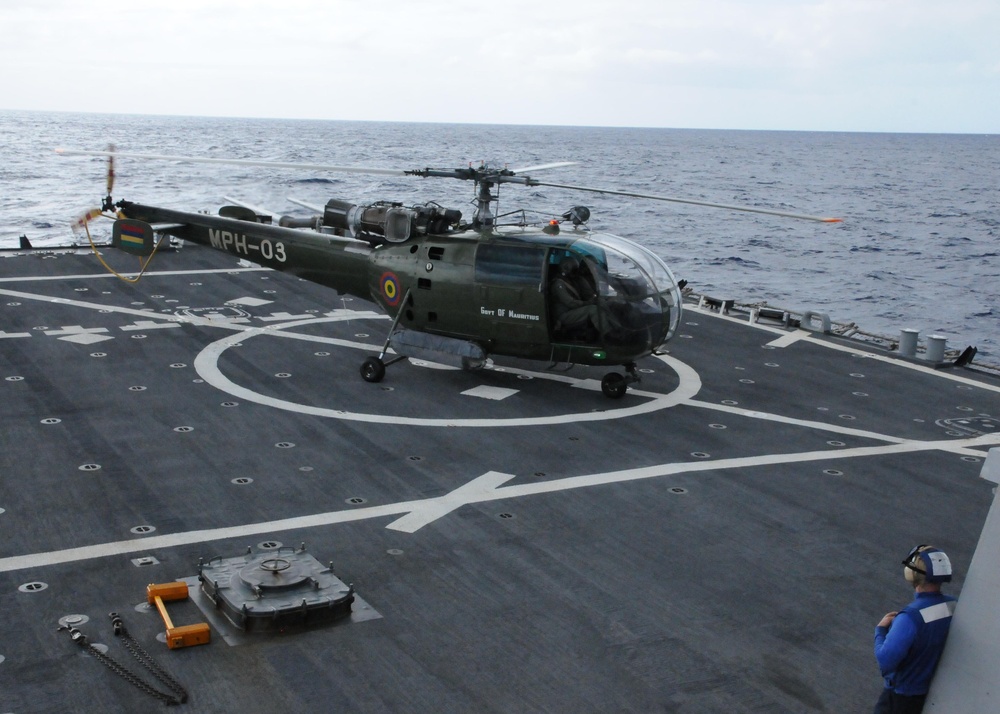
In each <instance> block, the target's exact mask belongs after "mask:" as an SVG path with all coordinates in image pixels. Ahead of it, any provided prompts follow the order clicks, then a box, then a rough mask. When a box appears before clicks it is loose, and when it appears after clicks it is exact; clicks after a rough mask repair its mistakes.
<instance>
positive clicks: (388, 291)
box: [379, 273, 400, 307]
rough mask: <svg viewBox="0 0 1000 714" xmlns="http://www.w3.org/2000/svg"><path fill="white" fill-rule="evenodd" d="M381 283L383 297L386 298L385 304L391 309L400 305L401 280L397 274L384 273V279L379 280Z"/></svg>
mask: <svg viewBox="0 0 1000 714" xmlns="http://www.w3.org/2000/svg"><path fill="white" fill-rule="evenodd" d="M379 282H380V283H381V285H382V297H384V298H385V304H386V305H389V306H390V307H395V306H396V305H398V304H399V298H400V294H399V292H400V291H399V278H397V277H396V274H395V273H382V277H381V278H379Z"/></svg>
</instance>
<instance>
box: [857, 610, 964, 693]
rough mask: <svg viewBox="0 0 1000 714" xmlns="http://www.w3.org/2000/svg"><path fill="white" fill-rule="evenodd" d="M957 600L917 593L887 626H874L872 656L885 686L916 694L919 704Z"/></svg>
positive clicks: (939, 656) (929, 680) (946, 634)
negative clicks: (873, 653)
mask: <svg viewBox="0 0 1000 714" xmlns="http://www.w3.org/2000/svg"><path fill="white" fill-rule="evenodd" d="M956 602H957V600H956V599H955V598H953V597H951V596H950V595H943V594H942V593H939V592H937V593H935V592H927V593H916V594H915V595H914V597H913V602H912V603H910V604H909V605H908V606H907V607H906V608H905V609H903V610H902V611H901V612H900V613H899V614H898V615H897V616H896V618H895V619H894V620H893V621H892V624H891V625H890V626H889V627H876V628H875V659H876V660H878V666H879V669H880V670H881V671H882V676H883V677H884V678H885V688H886V689H889V690H892V691H893V692H894V693H895V694H897V695H902V696H903V697H918V698H919V700H920V702H921V706H922V701H923V697H924V696H926V694H927V690H928V689H929V688H930V686H931V678H932V677H933V676H934V670H935V669H937V665H938V660H940V659H941V652H942V650H944V642H945V639H947V637H948V629H949V628H950V627H951V619H952V614H953V613H954V612H955V603H956ZM880 701H881V700H880ZM916 711H919V709H917V710H916Z"/></svg>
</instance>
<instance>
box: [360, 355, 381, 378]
mask: <svg viewBox="0 0 1000 714" xmlns="http://www.w3.org/2000/svg"><path fill="white" fill-rule="evenodd" d="M384 376H385V363H383V362H382V360H380V359H379V358H378V357H369V358H368V359H366V360H365V361H364V362H362V363H361V379H363V380H365V381H366V382H381V381H382V378H383V377H384Z"/></svg>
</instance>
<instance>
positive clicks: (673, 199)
mask: <svg viewBox="0 0 1000 714" xmlns="http://www.w3.org/2000/svg"><path fill="white" fill-rule="evenodd" d="M532 185H535V186H551V187H552V188H565V189H569V190H571V191H590V192H591V193H607V194H612V195H615V196H628V197H630V198H646V199H649V200H652V201H669V202H670V203H687V204H690V205H692V206H707V207H709V208H724V209H726V210H729V211H744V212H745V213H763V214H766V215H768V216H781V217H783V218H801V219H802V220H805V221H819V222H820V223H840V222H841V221H842V220H843V219H841V218H826V217H823V216H807V215H805V214H802V213H790V212H788V211H774V210H771V209H767V208H751V207H750V206H733V205H731V204H726V203H711V202H709V201H696V200H694V199H692V198H676V197H674V196H658V195H656V194H650V193H636V192H634V191H614V190H611V189H607V188H590V187H588V186H571V185H569V184H564V183H548V182H545V181H534V182H532Z"/></svg>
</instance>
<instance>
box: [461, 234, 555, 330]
mask: <svg viewBox="0 0 1000 714" xmlns="http://www.w3.org/2000/svg"><path fill="white" fill-rule="evenodd" d="M544 262H545V250H544V248H540V247H538V246H533V245H523V244H513V245H512V244H509V243H496V242H489V243H482V244H480V245H479V248H478V249H477V251H476V293H477V296H478V298H479V305H478V308H479V314H480V316H481V318H482V319H484V320H485V323H486V327H487V329H486V330H485V332H486V334H487V335H488V336H489V338H490V339H491V340H493V341H494V343H495V346H500V345H504V344H506V345H511V344H537V343H544V342H546V341H547V340H548V335H547V328H546V323H545V298H544V295H543V294H542V292H541V291H542V274H543V267H544Z"/></svg>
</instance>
